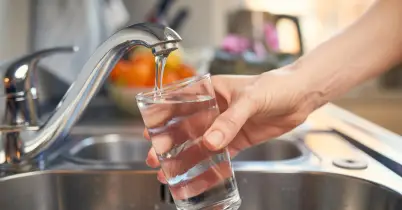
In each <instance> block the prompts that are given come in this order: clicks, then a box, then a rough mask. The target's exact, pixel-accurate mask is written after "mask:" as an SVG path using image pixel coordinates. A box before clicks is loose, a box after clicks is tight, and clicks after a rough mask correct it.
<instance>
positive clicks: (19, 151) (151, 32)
mask: <svg viewBox="0 0 402 210" xmlns="http://www.w3.org/2000/svg"><path fill="white" fill-rule="evenodd" d="M180 41H181V37H180V36H179V35H178V34H177V33H176V32H175V31H174V30H172V29H171V28H169V27H166V26H163V25H160V24H154V23H140V24H135V25H131V26H129V27H126V28H124V29H122V30H120V31H118V32H116V33H115V34H114V35H112V36H111V37H110V38H109V39H107V40H106V41H105V42H104V43H102V44H101V45H100V46H99V47H98V48H97V49H96V50H95V52H94V53H93V54H92V55H91V57H90V58H89V59H88V61H87V62H86V64H85V65H84V66H83V68H82V70H81V72H80V74H79V75H78V77H77V79H76V81H75V82H74V83H73V84H72V85H71V87H70V88H69V89H68V91H67V93H66V94H65V95H64V97H63V99H62V100H61V101H60V103H59V104H58V105H57V107H56V109H55V110H54V111H53V113H52V114H51V116H50V117H49V118H48V119H47V120H46V121H45V122H44V123H38V120H37V116H38V115H39V114H38V113H37V112H38V109H37V108H36V105H35V104H36V101H35V100H36V99H37V97H36V93H35V94H32V90H34V91H35V89H30V90H31V91H27V90H26V89H25V92H22V93H18V94H16V93H13V94H10V91H11V92H13V91H14V90H15V89H13V88H10V87H14V86H15V85H12V84H10V82H11V81H13V78H11V77H18V78H22V79H23V81H24V82H23V83H22V85H23V86H22V87H30V86H32V79H31V74H32V72H30V71H29V70H27V69H28V68H27V67H28V66H26V65H25V64H23V65H14V68H12V69H14V70H15V71H11V72H13V74H5V75H4V77H3V80H4V86H5V87H4V89H5V96H4V97H3V99H4V101H5V102H4V103H5V108H4V109H5V110H4V114H3V115H1V113H0V117H1V118H0V120H2V125H1V126H0V133H1V137H0V141H1V144H0V171H11V172H19V171H25V170H31V168H32V167H38V165H39V164H40V163H43V162H44V161H46V159H47V158H48V157H49V155H51V154H52V153H53V152H54V151H55V150H56V149H57V148H59V146H60V145H62V144H63V141H64V139H65V137H66V136H67V135H68V133H69V132H70V130H71V128H72V127H73V125H74V124H75V123H76V122H77V120H78V119H79V117H80V116H81V114H82V112H83V111H84V110H85V108H86V107H87V105H88V103H89V102H90V101H91V99H92V98H93V97H94V95H95V94H96V92H97V90H98V89H99V88H100V86H101V85H102V84H103V82H104V81H105V80H106V78H107V77H108V75H109V73H110V72H111V70H112V68H113V67H114V66H115V64H116V63H117V62H118V61H119V59H120V58H121V57H122V56H123V55H124V54H125V53H127V52H128V51H129V50H131V49H132V48H133V47H134V46H136V45H143V46H145V47H147V48H150V49H152V52H153V54H154V55H161V54H165V55H168V54H169V53H170V52H171V51H173V50H176V49H177V48H178V42H180ZM64 50H67V51H68V49H64ZM70 51H73V49H70ZM15 66H17V68H15ZM9 68H11V67H9ZM7 72H10V71H7ZM20 85H21V84H20ZM7 91H8V92H7ZM33 96H35V97H33ZM21 101H22V102H23V103H21ZM16 105H17V106H16ZM0 111H1V110H0Z"/></svg>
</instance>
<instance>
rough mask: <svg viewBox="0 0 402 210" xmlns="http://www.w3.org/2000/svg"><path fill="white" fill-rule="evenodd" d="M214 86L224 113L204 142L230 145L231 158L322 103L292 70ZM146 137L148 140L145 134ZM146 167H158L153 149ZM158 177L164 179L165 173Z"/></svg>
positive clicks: (217, 79)
mask: <svg viewBox="0 0 402 210" xmlns="http://www.w3.org/2000/svg"><path fill="white" fill-rule="evenodd" d="M212 83H213V86H214V90H215V94H216V100H217V103H218V105H219V108H220V112H221V113H222V114H220V115H219V116H218V117H217V118H216V119H215V121H214V123H213V124H212V126H211V127H210V128H209V129H208V130H207V132H205V134H204V135H203V142H204V144H205V146H206V147H207V148H208V149H210V150H212V151H216V150H221V149H223V148H225V147H226V146H227V147H228V150H229V153H230V155H231V156H232V157H233V156H235V155H236V154H237V153H238V152H240V151H241V150H244V149H246V148H248V147H250V146H253V145H256V144H259V143H261V142H263V141H265V140H268V139H270V138H273V137H276V136H279V135H281V134H283V133H286V132H288V131H290V130H291V129H293V128H294V127H296V126H298V125H300V124H301V123H302V122H303V121H304V120H305V119H306V118H307V116H308V115H309V113H310V112H312V111H313V110H314V109H315V108H317V107H318V106H320V105H322V104H323V103H321V102H320V99H319V96H316V94H315V93H311V92H310V88H309V87H308V86H307V85H305V84H304V82H303V81H301V80H300V77H299V76H298V75H297V74H296V72H295V71H293V70H291V69H285V68H284V69H278V70H274V71H269V72H266V73H264V74H261V75H258V76H229V75H222V76H213V77H212ZM144 134H145V137H146V138H148V139H149V135H148V133H147V132H146V131H145V133H144ZM147 164H148V165H150V166H151V167H158V166H159V162H158V159H157V156H156V153H155V151H154V150H153V149H151V150H150V152H149V154H148V158H147ZM159 176H160V180H163V179H161V176H163V174H162V173H159Z"/></svg>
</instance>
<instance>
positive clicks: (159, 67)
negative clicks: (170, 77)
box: [154, 54, 167, 94]
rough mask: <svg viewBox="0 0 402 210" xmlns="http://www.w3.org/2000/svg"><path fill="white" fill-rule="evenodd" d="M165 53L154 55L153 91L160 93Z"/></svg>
mask: <svg viewBox="0 0 402 210" xmlns="http://www.w3.org/2000/svg"><path fill="white" fill-rule="evenodd" d="M166 59H167V55H164V54H161V55H157V56H155V88H154V90H155V93H159V94H160V92H159V91H160V89H162V88H163V73H164V71H165V65H166Z"/></svg>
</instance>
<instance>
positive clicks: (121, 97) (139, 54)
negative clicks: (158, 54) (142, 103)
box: [105, 47, 197, 117]
mask: <svg viewBox="0 0 402 210" xmlns="http://www.w3.org/2000/svg"><path fill="white" fill-rule="evenodd" d="M174 52H176V51H174ZM126 57H128V58H126V59H121V60H119V61H118V63H117V64H116V66H115V67H114V69H113V70H112V72H111V74H110V76H109V78H108V80H107V82H106V83H105V89H106V91H107V93H108V96H109V98H110V99H111V100H112V101H113V102H114V103H115V104H116V106H117V107H118V108H119V109H121V110H123V111H125V112H127V113H129V114H131V115H133V116H135V117H138V116H140V111H139V109H138V106H137V102H136V99H135V96H136V95H137V94H138V93H141V92H149V91H151V90H152V89H153V88H154V84H155V61H154V56H153V55H152V52H151V51H150V50H149V49H147V48H143V47H137V48H136V49H134V50H133V52H131V53H130V54H129V55H128V56H126ZM196 75H197V73H196V71H195V69H194V68H192V67H191V66H190V65H189V64H185V63H184V61H183V59H182V57H181V55H180V52H177V53H174V54H172V53H171V55H169V57H168V59H167V62H166V66H165V72H164V77H163V85H167V84H170V83H172V82H175V81H178V80H182V79H185V78H188V77H193V76H196Z"/></svg>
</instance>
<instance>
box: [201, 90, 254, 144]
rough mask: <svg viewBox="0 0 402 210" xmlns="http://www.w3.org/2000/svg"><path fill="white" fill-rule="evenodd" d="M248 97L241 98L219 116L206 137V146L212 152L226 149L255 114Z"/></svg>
mask: <svg viewBox="0 0 402 210" xmlns="http://www.w3.org/2000/svg"><path fill="white" fill-rule="evenodd" d="M247 98H248V97H240V98H239V100H235V101H234V102H233V103H231V104H230V105H229V108H228V109H227V110H226V111H225V112H223V113H222V114H221V115H219V116H218V117H217V118H216V119H215V121H214V123H213V124H212V125H211V127H210V128H209V129H208V130H207V132H206V133H205V135H204V138H203V139H204V144H205V146H206V147H207V148H208V149H210V150H212V151H216V150H220V149H223V148H225V147H226V146H227V145H228V144H229V143H230V142H231V141H232V140H233V139H234V138H235V137H236V135H237V133H238V132H239V131H240V129H241V128H242V127H243V125H244V124H245V123H246V121H247V120H248V118H249V117H250V116H251V114H252V113H253V108H252V106H253V104H252V102H251V101H250V100H248V99H247Z"/></svg>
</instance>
